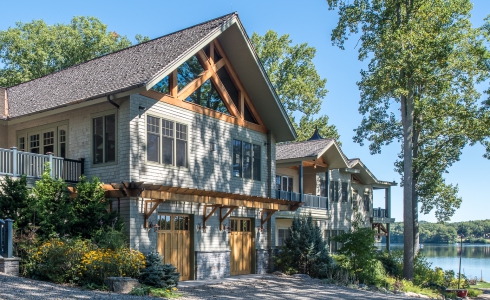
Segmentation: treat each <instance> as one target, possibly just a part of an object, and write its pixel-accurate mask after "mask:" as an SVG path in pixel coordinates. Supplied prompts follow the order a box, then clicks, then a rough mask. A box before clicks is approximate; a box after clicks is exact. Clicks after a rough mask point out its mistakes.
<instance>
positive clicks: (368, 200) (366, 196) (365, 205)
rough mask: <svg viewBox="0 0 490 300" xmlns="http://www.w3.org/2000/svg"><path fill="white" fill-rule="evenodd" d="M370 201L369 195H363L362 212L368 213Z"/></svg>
mask: <svg viewBox="0 0 490 300" xmlns="http://www.w3.org/2000/svg"><path fill="white" fill-rule="evenodd" d="M370 200H371V199H370V198H369V194H365V195H364V210H365V211H369V207H370V202H371V201H370Z"/></svg>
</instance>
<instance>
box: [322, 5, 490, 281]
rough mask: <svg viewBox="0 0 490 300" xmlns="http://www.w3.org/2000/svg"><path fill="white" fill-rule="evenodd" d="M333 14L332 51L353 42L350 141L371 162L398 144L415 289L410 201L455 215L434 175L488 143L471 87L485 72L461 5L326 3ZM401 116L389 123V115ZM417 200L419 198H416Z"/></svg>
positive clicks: (454, 201)
mask: <svg viewBox="0 0 490 300" xmlns="http://www.w3.org/2000/svg"><path fill="white" fill-rule="evenodd" d="M327 2H328V4H329V6H330V9H336V8H337V9H338V12H339V16H340V18H339V21H338V24H337V26H336V28H335V29H334V30H333V31H332V41H333V43H334V44H335V45H338V46H339V47H340V48H343V47H344V43H345V41H346V40H347V39H348V37H349V35H350V34H360V39H359V42H360V44H361V46H360V48H359V59H360V60H364V59H366V58H368V57H369V58H370V63H369V65H368V69H367V70H363V71H361V81H360V82H358V86H359V88H360V90H361V100H360V107H359V112H360V113H361V114H363V115H364V117H363V120H362V122H361V125H360V126H359V127H358V128H357V129H356V136H355V137H354V140H355V141H356V142H358V143H360V144H361V145H362V144H363V143H364V142H365V141H368V142H370V145H369V147H370V150H371V152H372V153H380V152H381V147H382V146H383V145H387V144H390V143H391V142H393V141H395V140H397V141H401V143H402V153H401V154H400V156H399V157H400V161H398V162H397V163H396V166H397V168H398V170H399V171H400V172H401V173H402V184H403V187H404V192H403V203H404V205H403V208H404V212H403V216H404V218H403V219H404V244H405V245H404V271H403V273H404V277H405V278H407V279H413V264H414V255H415V254H416V251H417V250H416V249H417V248H418V201H419V200H420V201H422V211H423V212H424V213H427V212H428V211H430V210H431V209H432V208H436V213H437V216H438V217H439V218H440V219H441V220H447V218H448V217H450V216H451V215H452V214H453V213H454V208H455V207H458V206H459V203H460V202H461V199H460V198H459V197H457V195H456V194H455V193H456V192H457V187H454V186H452V185H447V184H446V183H445V182H444V179H443V177H442V174H443V173H444V172H447V168H448V167H449V166H451V165H452V164H453V163H454V162H455V161H457V160H459V156H460V154H461V149H462V148H463V147H464V146H465V145H467V144H473V143H476V142H477V141H480V142H484V140H485V138H486V136H487V135H488V127H487V126H486V125H485V123H486V121H485V120H486V114H487V112H486V111H485V109H484V107H482V106H479V105H478V104H477V100H478V98H479V96H480V95H479V94H478V93H477V91H476V90H475V86H474V84H475V81H477V80H478V79H482V78H483V77H482V76H483V75H484V72H485V71H484V70H483V69H482V68H481V63H480V60H479V57H481V55H482V53H483V52H482V51H483V47H482V42H481V40H479V39H478V31H477V30H475V29H473V28H472V26H471V23H470V21H469V18H470V11H471V8H472V5H471V3H470V1H469V0H432V1H426V0H394V1H380V0H354V1H346V0H327ZM396 109H398V110H399V111H400V112H401V115H400V117H397V116H396V115H395V113H394V112H393V111H395V110H396ZM418 195H420V196H421V197H420V198H418V197H417V196H418Z"/></svg>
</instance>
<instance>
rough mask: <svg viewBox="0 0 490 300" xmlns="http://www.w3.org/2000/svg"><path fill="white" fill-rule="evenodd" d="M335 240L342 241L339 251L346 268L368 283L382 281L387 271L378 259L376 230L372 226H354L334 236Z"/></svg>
mask: <svg viewBox="0 0 490 300" xmlns="http://www.w3.org/2000/svg"><path fill="white" fill-rule="evenodd" d="M333 240H334V241H336V242H339V243H342V247H340V249H339V250H338V251H337V253H338V254H339V260H340V261H341V265H342V266H343V267H344V268H345V269H347V270H349V272H350V273H351V274H353V275H354V276H355V277H356V278H357V279H359V281H361V282H364V283H366V284H376V283H380V282H382V280H383V279H384V277H385V274H384V273H385V271H384V269H383V267H382V264H381V263H380V262H379V261H378V260H377V259H376V253H377V252H376V247H375V246H374V231H373V230H372V229H371V228H354V230H351V231H349V232H346V233H343V234H341V235H338V236H335V237H333Z"/></svg>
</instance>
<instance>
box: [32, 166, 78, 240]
mask: <svg viewBox="0 0 490 300" xmlns="http://www.w3.org/2000/svg"><path fill="white" fill-rule="evenodd" d="M32 191H33V194H34V197H35V198H36V201H35V203H34V206H33V209H34V214H35V215H34V218H33V222H32V223H33V224H35V225H38V226H39V231H38V234H39V237H40V238H41V239H48V238H49V237H52V236H61V237H64V236H65V235H68V234H69V232H70V227H69V226H68V224H69V222H70V221H71V220H72V219H73V217H74V214H73V209H72V207H71V203H70V201H69V199H70V197H69V193H68V188H67V185H66V183H65V182H64V181H63V180H61V179H53V178H51V176H50V167H49V163H46V165H45V168H44V172H43V174H42V176H41V179H40V180H38V181H36V185H35V187H34V188H33V189H32Z"/></svg>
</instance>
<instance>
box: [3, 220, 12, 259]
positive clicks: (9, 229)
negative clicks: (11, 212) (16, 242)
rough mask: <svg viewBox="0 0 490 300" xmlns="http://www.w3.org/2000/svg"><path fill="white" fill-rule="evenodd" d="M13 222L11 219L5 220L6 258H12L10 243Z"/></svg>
mask: <svg viewBox="0 0 490 300" xmlns="http://www.w3.org/2000/svg"><path fill="white" fill-rule="evenodd" d="M12 224H13V221H12V220H11V219H6V220H5V226H7V249H6V253H7V258H11V257H12V243H13V230H12Z"/></svg>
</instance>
